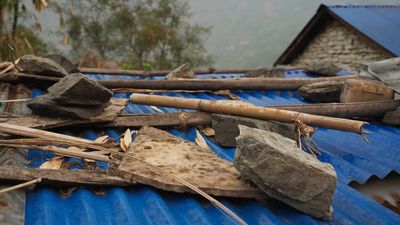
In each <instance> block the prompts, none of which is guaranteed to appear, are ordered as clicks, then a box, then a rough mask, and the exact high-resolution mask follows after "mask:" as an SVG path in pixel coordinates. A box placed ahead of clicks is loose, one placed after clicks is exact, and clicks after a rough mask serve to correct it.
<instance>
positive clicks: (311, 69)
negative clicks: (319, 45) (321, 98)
mask: <svg viewBox="0 0 400 225" xmlns="http://www.w3.org/2000/svg"><path fill="white" fill-rule="evenodd" d="M342 70H343V69H342V68H340V67H339V66H337V65H335V64H333V63H331V62H321V63H315V64H312V65H309V66H307V67H306V69H305V71H306V73H310V74H314V75H320V76H324V77H330V76H336V74H337V73H338V72H340V71H342Z"/></svg>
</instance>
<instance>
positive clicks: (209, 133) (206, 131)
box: [199, 126, 215, 137]
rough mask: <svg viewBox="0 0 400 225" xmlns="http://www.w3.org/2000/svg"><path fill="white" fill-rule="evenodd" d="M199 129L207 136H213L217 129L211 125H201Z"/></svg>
mask: <svg viewBox="0 0 400 225" xmlns="http://www.w3.org/2000/svg"><path fill="white" fill-rule="evenodd" d="M199 130H200V131H201V132H202V133H203V134H205V135H206V136H207V137H213V136H215V130H214V129H212V128H211V127H204V126H202V127H199Z"/></svg>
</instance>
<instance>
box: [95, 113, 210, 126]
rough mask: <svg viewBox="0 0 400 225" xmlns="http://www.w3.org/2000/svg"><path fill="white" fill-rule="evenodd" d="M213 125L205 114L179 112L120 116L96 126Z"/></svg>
mask: <svg viewBox="0 0 400 225" xmlns="http://www.w3.org/2000/svg"><path fill="white" fill-rule="evenodd" d="M209 124H211V117H210V115H209V114H208V113H204V112H190V113H188V112H178V113H158V114H149V115H146V114H143V115H126V116H119V117H117V118H116V119H115V120H113V121H112V122H110V123H103V124H94V125H92V126H98V127H144V126H151V127H189V126H198V125H209Z"/></svg>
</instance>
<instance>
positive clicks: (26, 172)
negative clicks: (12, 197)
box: [0, 166, 135, 187]
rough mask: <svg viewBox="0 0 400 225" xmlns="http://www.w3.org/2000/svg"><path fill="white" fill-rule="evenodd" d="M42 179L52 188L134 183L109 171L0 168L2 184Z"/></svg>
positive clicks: (44, 183) (128, 184) (43, 182)
mask: <svg viewBox="0 0 400 225" xmlns="http://www.w3.org/2000/svg"><path fill="white" fill-rule="evenodd" d="M35 178H42V183H41V184H43V185H53V186H60V187H65V186H77V185H85V186H86V185H89V186H91V185H100V186H130V185H134V184H135V182H132V181H129V180H125V179H122V178H120V177H117V176H115V175H112V174H109V171H98V170H96V171H92V170H62V169H60V170H51V169H31V168H26V167H19V166H0V180H1V181H2V182H10V183H15V182H21V181H29V180H33V179H35Z"/></svg>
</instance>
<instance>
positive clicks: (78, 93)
mask: <svg viewBox="0 0 400 225" xmlns="http://www.w3.org/2000/svg"><path fill="white" fill-rule="evenodd" d="M47 90H48V91H49V93H48V96H49V98H50V99H51V100H53V101H56V102H58V103H60V104H75V105H101V104H104V103H106V102H108V101H109V100H110V98H111V96H112V92H111V91H110V90H108V89H107V88H105V87H103V86H102V85H100V84H99V83H97V82H96V81H94V80H92V79H90V78H88V77H87V76H85V75H83V74H81V73H74V74H70V75H69V76H66V77H64V78H63V79H61V80H60V81H58V82H57V83H55V84H54V85H53V86H51V87H49V88H48V89H47Z"/></svg>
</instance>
